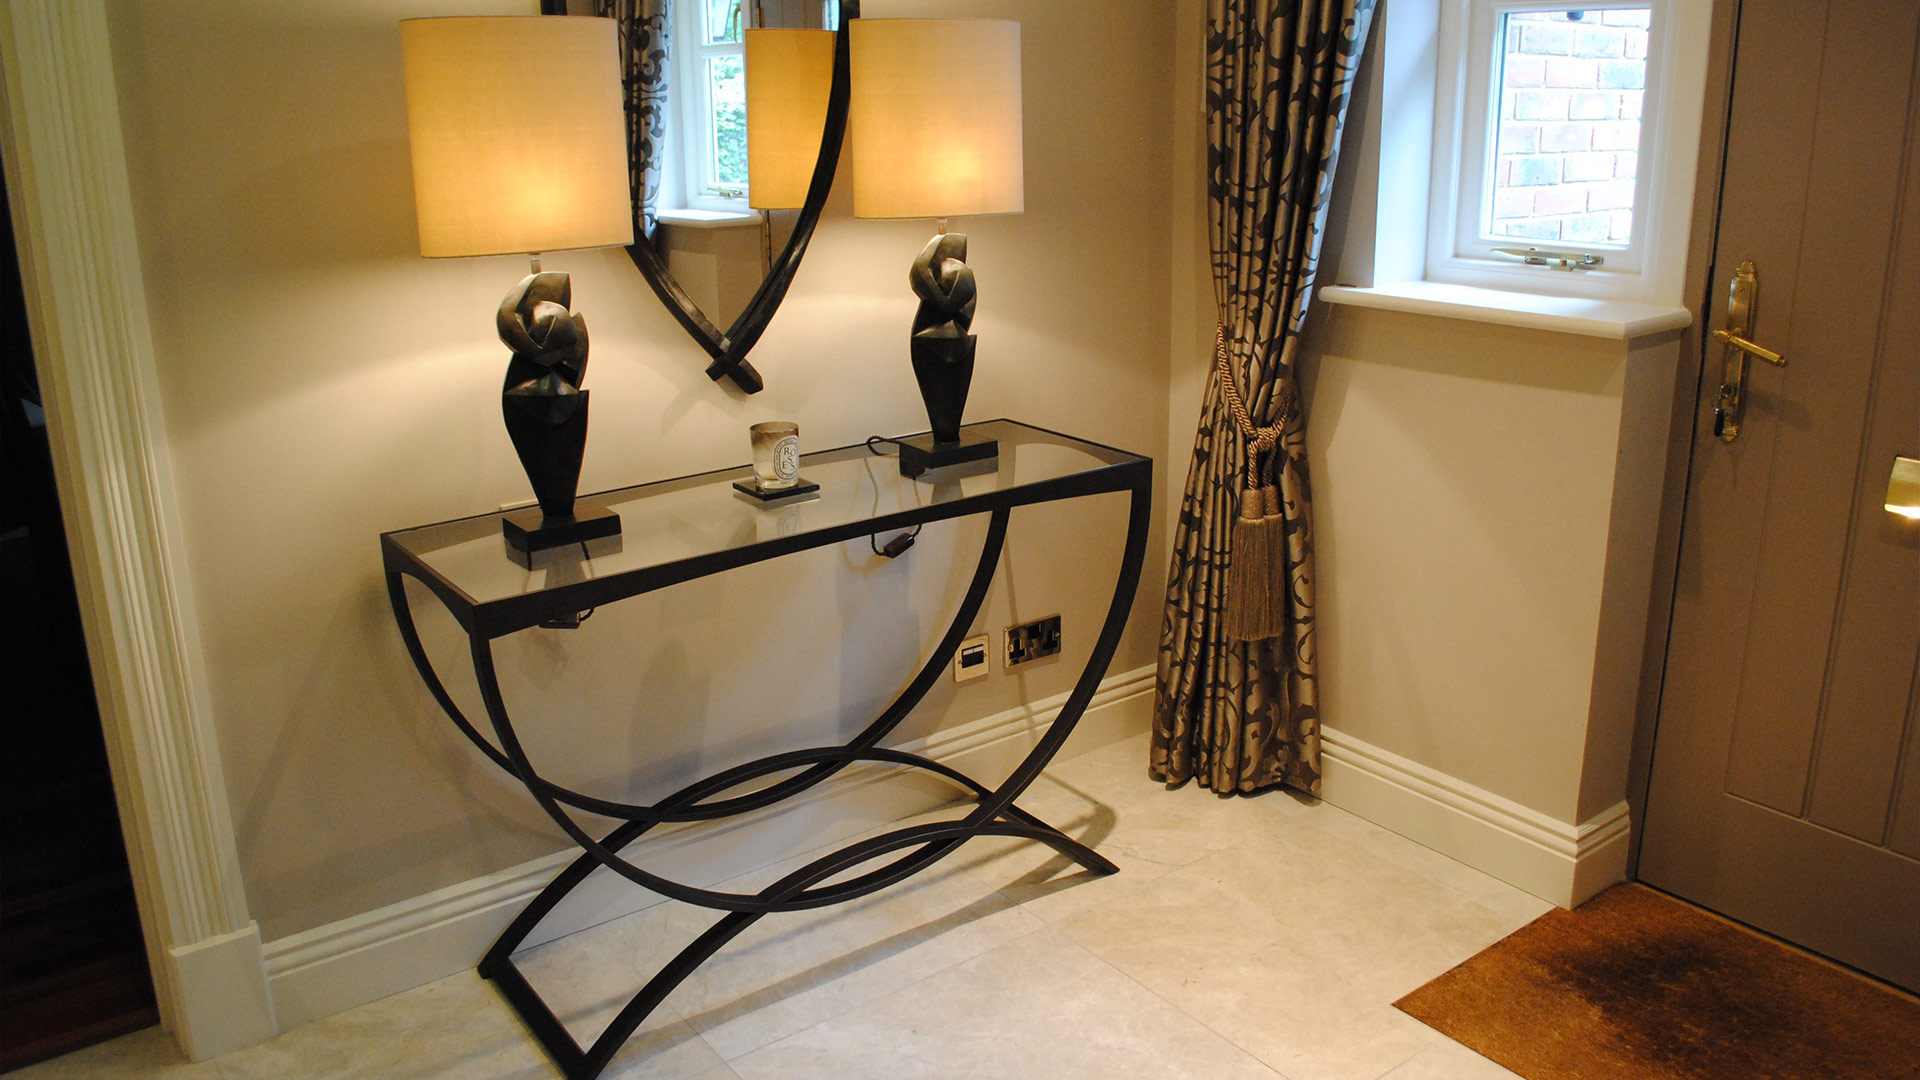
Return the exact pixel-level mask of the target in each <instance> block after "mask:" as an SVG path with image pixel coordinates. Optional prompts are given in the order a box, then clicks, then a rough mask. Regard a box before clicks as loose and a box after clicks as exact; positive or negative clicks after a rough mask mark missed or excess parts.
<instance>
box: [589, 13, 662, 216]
mask: <svg viewBox="0 0 1920 1080" xmlns="http://www.w3.org/2000/svg"><path fill="white" fill-rule="evenodd" d="M673 3H674V0H594V4H593V13H594V14H595V15H598V16H600V17H601V18H607V19H612V20H613V21H614V23H615V24H616V25H617V26H618V27H619V28H620V30H619V32H620V69H621V79H620V81H621V85H622V87H623V88H624V89H625V91H626V94H625V96H626V101H627V184H628V186H629V187H631V188H632V189H633V225H634V235H636V236H652V235H653V227H654V225H655V223H656V220H657V219H656V216H655V215H656V211H657V209H658V207H659V205H660V154H661V152H662V146H663V140H665V139H666V137H667V70H668V68H669V66H670V65H669V64H668V62H667V53H668V46H669V45H670V43H671V40H670V39H671V34H670V30H671V29H672V27H673Z"/></svg>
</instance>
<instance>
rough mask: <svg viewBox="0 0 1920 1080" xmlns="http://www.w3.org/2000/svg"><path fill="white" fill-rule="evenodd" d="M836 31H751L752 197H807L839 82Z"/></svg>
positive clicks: (757, 202) (793, 202)
mask: <svg viewBox="0 0 1920 1080" xmlns="http://www.w3.org/2000/svg"><path fill="white" fill-rule="evenodd" d="M833 38H834V34H833V31H831V30H749V31H747V203H748V205H750V206H752V207H753V208H754V209H755V210H795V209H798V208H800V207H802V206H805V205H806V204H807V189H808V188H809V187H811V186H812V184H813V169H814V166H815V165H816V164H818V163H819V161H820V137H821V134H822V132H824V131H825V130H826V126H827V95H828V92H829V91H830V90H831V89H832V88H833Z"/></svg>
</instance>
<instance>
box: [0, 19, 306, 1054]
mask: <svg viewBox="0 0 1920 1080" xmlns="http://www.w3.org/2000/svg"><path fill="white" fill-rule="evenodd" d="M0 2H3V3H4V7H3V8H0V68H3V69H4V74H5V85H4V95H5V104H6V107H5V109H4V111H3V112H0V146H4V153H5V158H6V180H7V193H8V197H9V200H10V203H11V206H12V209H13V220H14V231H15V237H16V244H17V246H18V248H19V255H20V270H21V279H22V283H23V285H24V287H25V291H26V299H27V312H28V323H29V329H30V331H31V333H32V337H33V349H34V357H35V361H36V363H37V366H38V370H39V375H40V386H41V391H42V395H43V397H44V398H45V403H46V412H47V431H48V435H49V439H50V442H51V444H52V450H53V463H54V472H55V476H56V479H57V482H58V484H59V489H60V504H61V512H62V516H63V518H64V520H65V524H66V528H67V539H68V543H69V546H70V549H71V552H72V559H73V571H74V582H75V585H76V587H77V591H78V592H79V599H80V610H81V617H82V621H83V624H84V627H85V631H86V639H87V653H88V656H89V659H90V662H91V664H92V667H93V680H94V688H95V696H96V698H97V699H98V701H99V705H100V716H101V720H102V723H103V726H104V727H105V731H106V742H107V757H108V761H109V764H110V766H111V769H112V774H113V786H114V793H115V797H116V799H117V800H118V803H119V810H120V823H121V828H122V830H123V832H124V834H125V837H126V841H127V849H128V850H127V854H128V858H129V861H130V863H131V864H132V868H133V881H134V892H135V894H136V896H137V897H138V899H139V906H140V920H141V925H142V929H143V930H144V931H145V935H146V942H147V954H148V963H149V965H150V966H151V968H152V971H153V979H154V989H155V991H156V993H157V995H158V997H159V1003H160V1016H161V1022H162V1023H163V1024H164V1025H165V1026H166V1027H167V1028H168V1029H169V1030H171V1031H172V1032H173V1033H174V1036H175V1037H176V1038H177V1039H179V1041H180V1045H181V1047H182V1049H184V1050H185V1051H186V1053H187V1054H188V1056H189V1057H192V1058H194V1059H195V1060H201V1059H205V1058H208V1057H212V1056H214V1055H217V1054H221V1053H224V1052H226V1051H228V1050H232V1049H237V1048H239V1047H241V1046H246V1045H249V1044H251V1043H254V1042H258V1041H259V1040H261V1039H264V1038H267V1037H269V1036H271V1035H273V1034H274V1018H273V1007H272V1002H271V999H270V998H269V996H268V992H267V982H266V971H265V967H264V966H263V964H262V963H261V955H260V930H259V927H258V926H257V925H256V924H255V923H254V921H253V919H252V917H251V916H250V915H249V914H248V912H247V903H246V896H245V892H244V890H243V888H242V886H241V880H240V862H239V857H238V853H237V850H236V848H235V845H234V836H233V819H232V816H231V814H230V813H229V811H228V806H227V793H226V785H225V781H224V780H223V778H222V776H221V772H220V758H219V750H218V746H217V744H216V739H215V733H214V730H213V725H212V722H211V716H210V713H209V710H208V707H207V703H206V700H205V680H203V679H201V678H198V677H197V669H198V665H199V663H200V654H199V650H198V643H197V641H196V640H195V638H194V629H193V628H194V623H193V620H192V617H191V611H190V608H189V607H188V603H189V599H190V596H189V590H188V588H187V579H186V573H185V561H184V559H183V558H182V557H181V552H182V545H181V544H180V542H179V539H178V537H179V533H178V523H177V521H176V520H175V519H174V516H173V506H172V495H173V485H172V475H171V471H170V468H169V462H168V454H167V439H166V428H165V425H164V422H163V419H162V416H161V410H160V396H159V383H158V380H157V378H156V370H155V365H154V354H153V340H152V334H151V328H150V326H149V323H148V321H147V309H146V291H145V286H144V284H143V280H142V274H141V264H140V248H139V240H138V237H137V236H136V234H135V229H134V217H133V198H132V192H131V189H130V188H129V185H128V182H127V164H126V153H125V147H124V144H123V143H122V140H121V132H120V112H119V101H118V99H117V97H116V96H115V89H114V77H113V53H112V49H111V46H110V44H109V41H108V35H107V16H106V8H105V4H104V0H0Z"/></svg>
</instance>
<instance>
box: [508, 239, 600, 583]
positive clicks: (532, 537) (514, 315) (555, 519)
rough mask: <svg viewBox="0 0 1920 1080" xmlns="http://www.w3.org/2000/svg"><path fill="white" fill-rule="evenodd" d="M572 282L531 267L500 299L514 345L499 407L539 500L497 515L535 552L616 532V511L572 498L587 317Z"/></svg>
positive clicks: (516, 540) (518, 544)
mask: <svg viewBox="0 0 1920 1080" xmlns="http://www.w3.org/2000/svg"><path fill="white" fill-rule="evenodd" d="M572 299H573V284H572V282H571V280H569V279H568V277H567V275H565V274H562V273H542V272H541V270H540V256H539V255H537V254H536V255H534V256H533V261H532V272H531V273H529V274H528V275H527V276H526V277H525V278H522V279H521V281H520V283H519V284H518V285H515V286H514V287H513V290H512V291H511V292H509V293H507V295H506V299H504V300H502V301H500V312H499V315H498V317H497V319H496V322H497V324H498V326H499V329H500V340H501V341H502V342H504V343H506V346H507V348H509V349H511V350H512V351H513V357H512V359H510V360H508V361H507V376H506V382H505V385H504V386H503V387H502V388H501V393H500V411H501V413H502V414H503V415H504V416H505V418H506V422H507V435H508V437H509V438H511V439H512V440H513V450H514V453H516V454H518V455H519V457H520V465H521V467H522V468H524V469H526V471H527V480H528V482H529V483H531V484H532V485H533V494H534V498H535V499H537V500H538V501H539V504H540V505H539V506H538V507H537V508H536V507H528V508H526V509H524V510H519V511H515V512H514V513H511V514H508V515H507V516H506V517H505V518H503V519H501V522H500V530H501V533H502V535H504V536H505V537H506V541H507V544H508V545H509V546H510V547H512V548H513V549H514V550H515V551H520V552H528V553H531V552H535V551H543V550H545V549H547V548H554V547H562V546H565V545H568V544H581V543H585V542H587V541H589V540H598V539H600V538H602V537H607V536H615V535H618V534H619V532H620V515H618V514H616V513H614V512H613V511H611V510H608V509H606V508H605V507H600V506H591V505H586V504H578V503H577V500H576V499H575V497H574V492H575V491H576V490H577V489H578V487H579V485H580V463H581V460H582V458H583V456H584V455H585V453H586V448H587V392H586V391H585V390H583V389H581V388H580V384H581V383H582V382H583V381H584V380H585V379H586V374H587V322H586V319H585V318H583V317H582V316H581V315H580V313H579V312H577V311H570V310H568V305H569V304H570V303H571V302H572Z"/></svg>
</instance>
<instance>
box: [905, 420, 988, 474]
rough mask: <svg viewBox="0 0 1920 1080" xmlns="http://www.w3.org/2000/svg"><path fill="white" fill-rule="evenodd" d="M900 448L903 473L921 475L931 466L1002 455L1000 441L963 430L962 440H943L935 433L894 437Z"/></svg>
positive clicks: (935, 467)
mask: <svg viewBox="0 0 1920 1080" xmlns="http://www.w3.org/2000/svg"><path fill="white" fill-rule="evenodd" d="M894 443H895V445H896V446H898V447H899V448H900V475H901V476H919V475H920V474H921V473H924V472H926V471H927V470H929V469H944V468H946V467H947V466H949V465H962V464H965V463H967V462H969V461H986V460H990V459H992V458H997V457H999V456H1000V442H999V440H997V439H989V438H987V437H986V436H984V435H976V434H974V433H973V432H970V431H962V432H961V433H960V439H959V441H958V442H939V441H936V440H935V439H934V437H933V436H932V435H931V434H927V435H911V436H908V437H907V438H904V439H896V440H894Z"/></svg>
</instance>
